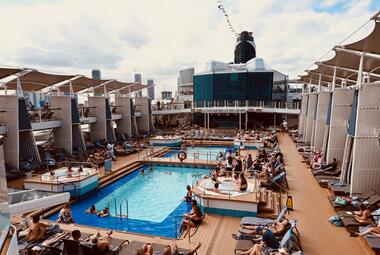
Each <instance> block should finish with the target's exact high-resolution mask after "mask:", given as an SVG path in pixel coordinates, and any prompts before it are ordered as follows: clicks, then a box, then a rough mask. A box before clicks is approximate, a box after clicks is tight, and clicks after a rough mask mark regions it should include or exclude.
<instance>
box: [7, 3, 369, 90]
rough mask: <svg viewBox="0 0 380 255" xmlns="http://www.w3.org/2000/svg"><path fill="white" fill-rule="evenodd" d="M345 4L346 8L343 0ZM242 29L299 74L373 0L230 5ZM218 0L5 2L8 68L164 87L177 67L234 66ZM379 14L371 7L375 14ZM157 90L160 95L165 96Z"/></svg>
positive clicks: (273, 62) (274, 63)
mask: <svg viewBox="0 0 380 255" xmlns="http://www.w3.org/2000/svg"><path fill="white" fill-rule="evenodd" d="M343 2H344V3H343ZM223 3H225V7H226V8H227V12H228V14H229V16H230V19H231V23H232V24H233V26H234V27H235V29H236V30H237V31H241V30H249V31H252V32H253V35H254V37H255V42H256V46H257V54H258V56H259V57H262V58H264V59H265V61H266V62H267V64H268V65H270V66H271V67H273V68H275V69H278V70H279V71H281V72H283V73H286V74H288V75H289V76H290V77H291V78H296V77H297V75H298V74H300V73H302V71H303V70H304V69H306V68H308V67H309V66H310V65H311V64H312V63H313V62H314V61H315V60H317V59H318V58H319V57H321V56H322V55H323V54H324V53H325V52H326V51H328V50H329V49H331V48H332V47H333V45H336V44H337V43H338V42H339V41H341V40H342V39H343V38H345V37H346V36H347V35H348V34H350V33H351V32H352V31H353V30H355V29H356V28H357V27H359V26H360V25H361V24H363V23H364V22H365V21H366V20H367V19H368V18H369V17H370V16H371V15H373V13H372V12H373V2H371V1H369V0H362V1H348V2H347V1H342V0H323V1H319V0H305V1H294V0H282V1H280V0H278V1H275V0H255V1H252V0H240V1H233V0H223ZM216 5H217V4H216V1H204V0H192V1H188V0H160V1H149V0H140V1H134V0H113V1H109V0H82V1H76V0H55V1H48V0H46V1H44V0H38V1H29V0H28V1H25V0H23V1H21V0H18V1H11V0H8V1H2V5H1V8H0V31H2V38H1V47H0V57H1V59H2V60H3V61H5V62H4V63H1V65H9V66H21V67H33V68H42V69H43V70H45V71H46V70H51V71H55V72H57V71H58V72H66V73H73V74H78V73H79V74H85V75H90V73H91V69H92V68H100V69H101V71H102V76H103V78H116V79H120V80H126V81H130V80H132V79H133V75H132V74H133V72H134V71H136V72H140V73H142V76H143V81H145V80H146V79H147V78H153V79H154V80H155V83H156V84H158V85H159V86H158V90H161V89H163V87H164V85H165V89H173V90H174V89H175V88H176V81H177V76H178V71H179V70H180V69H183V68H187V67H195V68H196V71H201V70H202V69H203V68H204V65H205V63H206V62H207V61H209V60H210V59H215V60H220V61H225V62H229V61H232V60H233V49H234V45H235V40H236V39H235V38H234V35H233V34H232V33H231V32H230V31H229V30H228V26H227V24H226V21H225V18H224V16H223V14H222V13H221V12H220V11H219V10H218V8H217V6H216ZM371 10H372V11H371ZM158 92H159V91H157V93H158Z"/></svg>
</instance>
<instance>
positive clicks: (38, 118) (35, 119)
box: [28, 108, 61, 123]
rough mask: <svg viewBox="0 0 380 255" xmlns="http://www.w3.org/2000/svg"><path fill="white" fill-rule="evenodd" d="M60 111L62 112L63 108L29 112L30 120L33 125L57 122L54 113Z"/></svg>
mask: <svg viewBox="0 0 380 255" xmlns="http://www.w3.org/2000/svg"><path fill="white" fill-rule="evenodd" d="M59 110H61V108H48V109H36V110H29V111H28V114H29V120H30V122H31V123H41V122H46V121H53V120H57V118H56V117H55V116H54V113H55V112H56V111H59Z"/></svg>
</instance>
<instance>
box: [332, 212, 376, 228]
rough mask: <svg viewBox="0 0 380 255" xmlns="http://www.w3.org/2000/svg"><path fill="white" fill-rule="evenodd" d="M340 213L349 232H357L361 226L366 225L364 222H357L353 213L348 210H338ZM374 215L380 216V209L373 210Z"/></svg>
mask: <svg viewBox="0 0 380 255" xmlns="http://www.w3.org/2000/svg"><path fill="white" fill-rule="evenodd" d="M338 215H340V216H341V219H342V223H343V226H344V227H345V228H346V229H347V230H348V232H357V231H358V230H359V227H360V226H364V224H361V223H359V222H357V221H356V219H355V218H354V217H353V215H349V214H347V213H346V212H338ZM373 215H379V216H380V209H377V210H375V211H372V216H373ZM373 223H374V222H373Z"/></svg>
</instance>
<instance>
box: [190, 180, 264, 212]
mask: <svg viewBox="0 0 380 255" xmlns="http://www.w3.org/2000/svg"><path fill="white" fill-rule="evenodd" d="M218 181H219V182H220V183H219V188H218V189H219V190H220V191H221V192H223V193H225V194H221V193H218V192H215V191H212V190H208V189H213V188H214V183H215V182H214V181H213V180H211V178H207V179H201V180H198V181H197V182H196V183H195V184H193V188H192V189H193V194H194V195H195V199H196V200H197V202H198V203H199V205H200V206H201V207H202V208H203V209H204V211H205V212H206V213H211V214H218V215H225V216H233V217H244V216H256V215H257V208H258V203H259V201H258V196H257V191H256V190H255V187H254V185H253V183H250V182H249V181H248V188H247V191H238V190H237V186H236V185H235V183H234V182H233V181H232V179H231V178H230V179H226V178H218Z"/></svg>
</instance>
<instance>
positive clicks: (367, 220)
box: [354, 204, 372, 225]
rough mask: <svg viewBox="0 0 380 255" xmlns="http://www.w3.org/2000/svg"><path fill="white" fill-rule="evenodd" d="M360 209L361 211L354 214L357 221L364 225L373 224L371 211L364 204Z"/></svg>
mask: <svg viewBox="0 0 380 255" xmlns="http://www.w3.org/2000/svg"><path fill="white" fill-rule="evenodd" d="M359 209H360V211H356V212H354V214H355V215H354V218H355V220H356V221H357V222H359V223H360V224H362V225H365V224H371V223H372V215H371V211H370V210H369V209H368V208H367V207H366V206H365V205H364V204H360V205H359Z"/></svg>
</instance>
